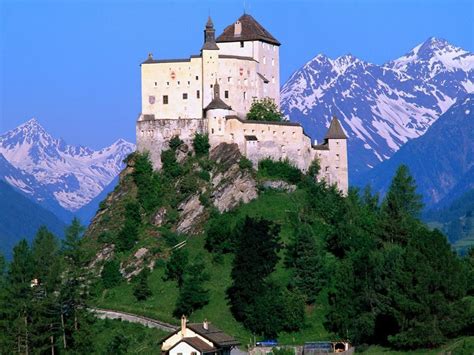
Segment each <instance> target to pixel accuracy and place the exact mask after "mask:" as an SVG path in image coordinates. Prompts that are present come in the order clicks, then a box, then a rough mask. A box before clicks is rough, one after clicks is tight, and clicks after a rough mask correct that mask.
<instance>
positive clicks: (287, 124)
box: [225, 115, 301, 127]
mask: <svg viewBox="0 0 474 355" xmlns="http://www.w3.org/2000/svg"><path fill="white" fill-rule="evenodd" d="M225 118H226V119H228V120H230V119H234V120H238V121H240V122H247V123H257V124H265V125H269V124H271V125H277V126H295V127H301V125H300V124H299V123H296V122H290V121H255V120H243V119H241V118H240V117H239V116H235V115H229V116H226V117H225Z"/></svg>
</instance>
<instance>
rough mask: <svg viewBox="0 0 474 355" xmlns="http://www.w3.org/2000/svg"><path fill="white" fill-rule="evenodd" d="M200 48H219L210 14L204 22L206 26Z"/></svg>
mask: <svg viewBox="0 0 474 355" xmlns="http://www.w3.org/2000/svg"><path fill="white" fill-rule="evenodd" d="M202 49H210V50H215V49H219V47H217V44H216V30H215V29H214V24H213V23H212V19H211V16H209V17H208V19H207V22H206V28H205V30H204V45H203V46H202Z"/></svg>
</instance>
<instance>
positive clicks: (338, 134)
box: [324, 116, 347, 139]
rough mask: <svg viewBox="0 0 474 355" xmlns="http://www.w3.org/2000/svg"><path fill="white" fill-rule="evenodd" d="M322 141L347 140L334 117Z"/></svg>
mask: <svg viewBox="0 0 474 355" xmlns="http://www.w3.org/2000/svg"><path fill="white" fill-rule="evenodd" d="M324 139H347V136H346V134H345V133H344V130H343V129H342V127H341V124H340V123H339V120H338V119H337V118H336V117H335V116H334V118H333V119H332V121H331V124H330V125H329V129H328V132H327V133H326V137H324Z"/></svg>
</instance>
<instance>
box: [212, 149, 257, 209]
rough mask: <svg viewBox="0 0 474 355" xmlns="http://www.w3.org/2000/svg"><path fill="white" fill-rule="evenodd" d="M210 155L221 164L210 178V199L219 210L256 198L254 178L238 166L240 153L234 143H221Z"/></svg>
mask: <svg viewBox="0 0 474 355" xmlns="http://www.w3.org/2000/svg"><path fill="white" fill-rule="evenodd" d="M210 157H211V159H212V160H215V161H216V162H217V163H218V164H221V165H222V167H221V170H220V171H219V172H217V173H216V174H215V175H214V176H213V178H212V186H213V193H212V195H211V199H212V203H213V205H214V206H215V207H216V208H217V209H218V210H219V212H224V211H228V210H230V209H232V208H234V207H236V206H237V205H239V204H240V203H248V202H250V201H251V200H253V199H255V198H257V196H258V193H257V183H256V182H255V179H254V178H253V176H252V174H251V173H250V172H249V171H248V170H242V169H240V167H239V161H240V158H241V155H240V152H239V148H238V147H237V145H236V144H227V143H221V144H220V145H218V146H217V147H216V148H214V149H213V150H212V151H211V154H210Z"/></svg>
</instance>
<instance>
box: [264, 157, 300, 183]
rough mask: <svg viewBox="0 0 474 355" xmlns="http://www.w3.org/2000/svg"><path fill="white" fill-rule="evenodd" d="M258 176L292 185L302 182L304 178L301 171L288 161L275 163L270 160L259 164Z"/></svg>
mask: <svg viewBox="0 0 474 355" xmlns="http://www.w3.org/2000/svg"><path fill="white" fill-rule="evenodd" d="M258 174H259V175H260V176H262V177H270V178H277V179H282V180H285V181H287V182H289V183H290V184H297V183H299V182H301V180H302V177H303V174H302V173H301V171H300V170H299V169H298V168H297V167H295V166H293V165H291V163H290V162H289V161H288V160H279V161H274V160H271V159H268V158H267V159H263V160H261V161H259V162H258Z"/></svg>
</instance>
